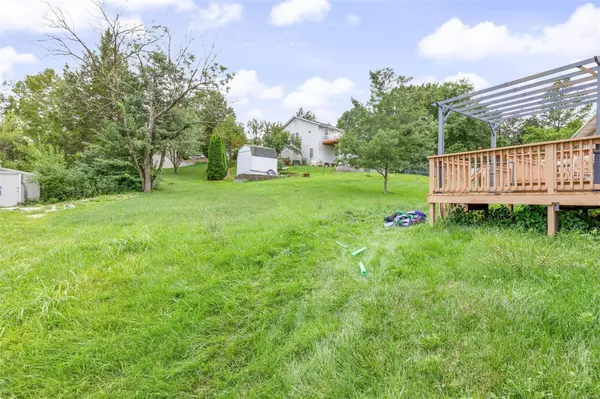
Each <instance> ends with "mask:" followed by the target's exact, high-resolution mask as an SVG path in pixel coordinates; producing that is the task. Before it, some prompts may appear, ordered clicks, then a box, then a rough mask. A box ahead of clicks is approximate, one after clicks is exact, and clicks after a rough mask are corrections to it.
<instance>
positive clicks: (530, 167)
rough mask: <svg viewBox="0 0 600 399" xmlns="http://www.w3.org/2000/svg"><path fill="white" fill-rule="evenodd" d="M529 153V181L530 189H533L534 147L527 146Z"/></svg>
mask: <svg viewBox="0 0 600 399" xmlns="http://www.w3.org/2000/svg"><path fill="white" fill-rule="evenodd" d="M527 155H528V157H527V158H528V159H527V162H528V163H529V167H528V169H529V176H528V179H527V180H528V182H529V190H533V147H531V146H529V147H527Z"/></svg>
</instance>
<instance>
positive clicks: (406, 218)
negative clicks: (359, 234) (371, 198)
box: [383, 211, 427, 227]
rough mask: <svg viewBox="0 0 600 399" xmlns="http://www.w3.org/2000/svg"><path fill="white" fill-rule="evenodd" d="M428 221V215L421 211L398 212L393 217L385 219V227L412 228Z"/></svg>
mask: <svg viewBox="0 0 600 399" xmlns="http://www.w3.org/2000/svg"><path fill="white" fill-rule="evenodd" d="M426 221H427V215H426V214H424V213H423V212H419V211H410V212H402V211H397V212H396V213H394V214H393V215H391V216H386V217H385V218H383V222H384V223H383V225H384V226H385V227H396V226H400V227H410V226H413V225H415V224H419V223H424V222H426Z"/></svg>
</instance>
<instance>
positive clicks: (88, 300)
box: [0, 167, 600, 398]
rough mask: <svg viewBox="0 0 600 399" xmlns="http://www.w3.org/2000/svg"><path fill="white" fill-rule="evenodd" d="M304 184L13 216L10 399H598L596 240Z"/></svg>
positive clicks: (7, 307)
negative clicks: (429, 215) (426, 220)
mask: <svg viewBox="0 0 600 399" xmlns="http://www.w3.org/2000/svg"><path fill="white" fill-rule="evenodd" d="M310 170H311V177H310V178H302V177H296V178H285V179H279V180H272V181H265V182H256V183H234V182H232V181H225V182H206V181H205V180H204V176H203V173H204V171H203V168H202V167H192V168H184V169H181V170H180V175H179V176H173V175H169V176H166V178H165V180H164V181H163V188H162V189H161V190H160V191H159V192H156V193H153V194H150V195H136V196H132V197H130V198H126V199H121V200H112V201H109V200H106V201H97V202H88V203H82V204H80V205H79V206H78V207H77V208H76V209H73V210H67V211H62V212H56V213H52V214H49V215H48V216H46V217H44V218H41V219H30V218H27V217H25V216H23V215H18V214H14V213H9V212H2V213H0V315H1V319H0V323H1V325H0V397H7V398H11V397H15V398H28V397H35V398H42V397H47V398H73V397H90V398H130V397H153V398H173V397H180V398H185V397H190V398H192V397H207V398H211V397H223V398H225V397H265V398H267V397H298V398H300V397H302V398H304V397H322V398H331V397H336V398H348V397H356V398H365V397H394V398H396V397H406V398H417V397H497V398H500V397H524V398H525V397H532V398H533V397H561V398H562V397H573V398H575V397H595V396H598V395H600V388H599V380H598V376H599V375H600V373H599V371H600V370H598V368H599V366H598V364H600V362H599V360H600V359H599V354H600V325H599V323H598V315H599V314H600V309H599V306H600V305H599V302H598V300H597V298H598V292H600V290H599V288H600V287H599V283H598V275H599V274H600V273H599V272H600V267H599V266H600V258H598V257H597V256H595V252H596V248H597V245H598V242H597V241H596V240H595V239H594V238H593V237H589V236H582V235H577V234H573V233H571V234H562V235H560V236H559V237H558V238H556V239H551V238H548V237H545V236H544V235H543V234H536V233H533V232H531V233H523V232H519V231H517V230H513V229H511V228H495V227H476V226H475V227H461V226H454V225H450V224H442V225H439V226H436V227H435V228H432V227H430V226H426V225H420V226H416V227H412V228H410V229H384V228H383V227H382V218H383V216H385V215H387V214H390V213H392V212H393V211H395V210H398V209H404V210H411V209H415V208H416V209H425V207H426V203H425V195H426V192H427V188H428V182H427V178H425V177H417V176H406V175H402V176H393V178H392V181H391V187H390V189H391V194H390V195H388V196H384V195H382V194H380V192H381V189H382V181H381V179H380V177H378V176H375V175H371V176H365V175H364V174H336V173H333V172H331V171H328V170H325V169H322V168H312V169H310ZM337 241H339V242H341V243H343V244H346V245H348V246H349V247H350V248H348V249H346V248H343V247H342V246H340V245H339V244H337ZM363 246H367V247H368V248H369V249H368V250H367V252H365V253H364V255H362V256H361V257H360V259H355V258H352V257H350V256H349V254H350V252H352V250H353V249H356V248H359V247H363ZM359 260H360V261H362V262H364V263H365V265H366V267H367V270H368V274H367V276H362V275H361V274H360V272H359V270H358V261H359Z"/></svg>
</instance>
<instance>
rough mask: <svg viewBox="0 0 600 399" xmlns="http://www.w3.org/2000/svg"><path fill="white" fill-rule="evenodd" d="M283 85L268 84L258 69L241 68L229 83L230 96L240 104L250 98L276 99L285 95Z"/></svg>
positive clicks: (245, 102)
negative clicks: (262, 80)
mask: <svg viewBox="0 0 600 399" xmlns="http://www.w3.org/2000/svg"><path fill="white" fill-rule="evenodd" d="M283 94H284V90H283V86H267V85H266V84H264V83H262V82H261V81H260V79H259V77H258V73H257V72H256V71H249V70H245V69H243V70H241V71H239V72H237V73H236V74H235V76H234V77H233V79H232V80H231V82H230V83H229V94H228V97H229V98H230V99H231V100H233V101H236V102H237V103H238V104H247V103H248V102H249V99H250V98H254V99H259V100H274V99H278V98H281V97H283Z"/></svg>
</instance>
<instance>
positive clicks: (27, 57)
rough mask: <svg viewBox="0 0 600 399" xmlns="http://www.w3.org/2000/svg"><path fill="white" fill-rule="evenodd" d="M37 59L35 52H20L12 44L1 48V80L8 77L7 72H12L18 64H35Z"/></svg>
mask: <svg viewBox="0 0 600 399" xmlns="http://www.w3.org/2000/svg"><path fill="white" fill-rule="evenodd" d="M37 61H38V59H37V58H36V57H35V56H34V55H33V54H28V53H19V52H17V51H16V50H15V49H14V48H13V47H10V46H8V47H3V48H0V82H2V81H4V80H5V79H6V74H8V73H10V72H12V69H13V67H14V66H15V65H16V64H34V63H36V62H37Z"/></svg>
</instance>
